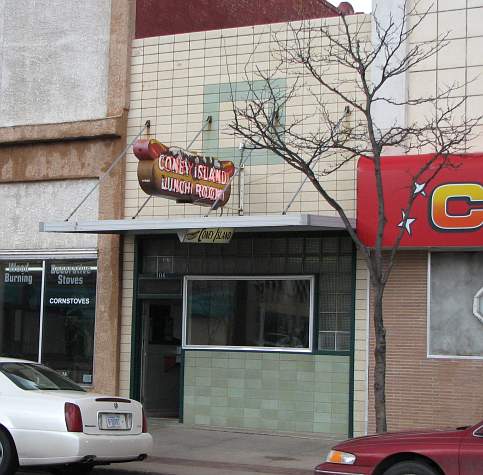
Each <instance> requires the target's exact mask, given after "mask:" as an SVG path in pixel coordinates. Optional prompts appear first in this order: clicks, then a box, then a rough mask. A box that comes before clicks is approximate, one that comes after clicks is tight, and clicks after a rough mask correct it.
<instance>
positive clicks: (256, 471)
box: [25, 419, 340, 475]
mask: <svg viewBox="0 0 483 475" xmlns="http://www.w3.org/2000/svg"><path fill="white" fill-rule="evenodd" d="M149 431H150V432H151V434H152V436H153V439H154V448H153V453H152V455H151V456H150V457H148V458H147V459H146V460H144V461H143V462H131V463H126V464H112V465H109V466H105V467H96V468H95V469H94V471H93V472H92V475H114V474H119V475H148V474H157V475H264V474H278V475H312V474H313V468H314V467H315V466H316V465H317V464H319V463H321V461H322V460H323V458H325V455H326V454H327V452H328V451H329V450H330V448H331V447H332V446H333V445H335V443H336V442H338V441H339V440H340V439H337V438H334V437H331V436H328V435H326V434H314V433H304V434H301V433H293V434H292V433H286V432H262V431H247V430H243V429H224V428H213V427H200V426H196V427H191V426H186V425H184V424H179V423H178V422H177V421H172V420H168V419H150V420H149ZM31 473H32V472H30V475H31ZM25 475H27V472H26V473H25ZM43 475H45V473H44V474H43Z"/></svg>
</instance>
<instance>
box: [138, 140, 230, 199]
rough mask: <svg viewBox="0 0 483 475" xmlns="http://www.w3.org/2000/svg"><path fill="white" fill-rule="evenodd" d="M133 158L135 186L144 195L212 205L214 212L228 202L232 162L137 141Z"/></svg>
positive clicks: (154, 142)
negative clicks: (137, 183)
mask: <svg viewBox="0 0 483 475" xmlns="http://www.w3.org/2000/svg"><path fill="white" fill-rule="evenodd" d="M134 155H136V157H137V158H138V159H139V163H138V180H139V184H140V186H141V188H142V189H143V191H144V192H145V193H147V194H148V195H154V196H163V197H165V198H169V199H173V200H176V202H178V203H195V204H199V205H203V206H210V207H211V206H213V205H215V203H216V205H215V209H216V208H219V207H221V206H224V205H225V204H226V202H227V201H228V199H229V198H230V192H231V186H230V185H229V183H230V179H231V177H232V176H233V174H234V172H235V166H234V165H233V162H230V161H220V160H216V159H214V158H211V157H204V156H201V155H197V154H192V153H189V152H185V151H184V150H181V149H179V148H175V147H167V146H166V145H164V144H162V143H161V142H158V141H157V140H155V139H140V140H138V141H137V142H136V143H135V144H134Z"/></svg>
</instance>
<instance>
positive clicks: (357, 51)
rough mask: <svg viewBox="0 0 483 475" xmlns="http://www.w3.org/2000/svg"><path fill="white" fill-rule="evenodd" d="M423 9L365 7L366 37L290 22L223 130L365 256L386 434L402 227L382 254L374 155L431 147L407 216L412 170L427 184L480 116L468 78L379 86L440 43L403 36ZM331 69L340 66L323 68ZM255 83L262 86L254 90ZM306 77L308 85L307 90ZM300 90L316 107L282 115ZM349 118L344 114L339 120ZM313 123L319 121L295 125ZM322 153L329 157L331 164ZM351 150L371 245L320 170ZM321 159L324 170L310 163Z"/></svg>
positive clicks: (347, 157)
mask: <svg viewBox="0 0 483 475" xmlns="http://www.w3.org/2000/svg"><path fill="white" fill-rule="evenodd" d="M428 12H429V10H425V11H423V12H421V11H418V4H417V2H416V4H413V5H412V6H410V2H409V0H407V1H406V2H405V4H404V6H403V9H402V11H401V12H399V13H400V14H398V15H395V16H389V17H387V18H385V19H384V20H382V19H380V18H378V15H377V11H376V12H374V14H373V18H372V28H373V34H372V41H370V40H369V35H368V28H367V26H368V25H367V22H366V23H365V24H364V22H361V21H356V20H355V19H354V17H345V16H341V17H340V19H339V20H338V26H336V27H335V30H334V26H333V25H334V21H333V19H332V20H329V21H330V22H331V25H332V26H331V27H328V26H327V25H326V23H324V21H322V22H319V23H317V24H315V23H314V22H310V21H308V22H302V24H301V25H299V24H297V26H296V27H295V26H292V27H291V28H290V27H289V31H288V34H287V35H286V36H285V37H281V36H277V37H276V38H275V40H274V41H275V42H276V45H277V48H276V51H275V52H274V53H272V61H274V60H276V66H275V67H272V69H271V70H270V71H267V70H264V69H262V68H261V67H254V68H253V70H250V68H246V69H245V79H246V82H247V83H248V85H249V86H248V87H249V94H248V99H247V100H246V101H242V102H240V101H236V100H235V98H234V99H233V102H232V103H233V113H234V119H233V121H232V122H231V123H230V125H229V127H230V128H231V129H232V133H233V134H234V135H236V136H238V137H242V138H243V139H244V140H245V142H246V143H247V144H248V146H249V147H251V148H254V149H262V150H268V151H271V152H273V153H274V154H276V155H278V156H279V157H281V158H282V159H283V160H284V161H285V162H286V163H287V164H289V165H290V166H292V167H293V168H295V169H297V170H299V171H300V172H302V173H303V174H304V175H306V177H307V178H308V180H310V182H311V183H312V184H313V186H314V187H315V189H316V190H317V191H318V192H319V193H320V195H321V196H322V197H323V198H324V199H325V200H326V201H327V202H328V203H329V204H330V206H331V207H332V208H333V209H334V210H335V211H336V212H337V213H338V214H339V216H340V218H341V219H342V221H343V222H344V224H345V227H346V230H347V232H348V233H349V235H350V236H351V238H352V240H353V241H354V243H355V245H356V247H357V249H358V250H359V251H360V253H361V255H362V256H364V258H365V261H366V263H367V267H368V270H369V276H370V282H371V286H372V294H373V308H372V312H373V324H374V329H375V352H374V354H375V370H374V397H375V414H376V430H377V432H385V431H387V419H386V387H385V380H386V329H385V327H384V319H383V295H384V290H385V287H386V284H387V282H388V278H389V276H390V273H391V270H392V269H393V266H394V262H395V256H396V253H397V251H398V249H399V247H400V243H401V239H402V238H403V234H404V232H405V229H404V226H401V227H400V231H399V233H398V236H397V238H396V239H395V241H394V243H393V245H392V247H391V248H390V249H388V250H386V251H387V252H385V250H384V249H383V235H384V229H385V226H386V213H385V210H386V205H387V203H386V202H385V199H384V189H383V177H382V173H381V156H382V154H383V152H384V151H385V150H387V149H388V148H394V147H396V148H397V149H398V150H400V151H401V153H406V154H409V153H413V154H415V153H421V152H422V151H424V152H432V153H434V155H433V157H434V158H432V159H430V160H429V161H426V162H425V163H424V164H422V166H421V168H420V170H419V171H418V172H417V173H416V174H415V175H414V176H413V177H412V180H413V183H412V186H413V188H412V189H410V190H408V199H407V203H406V208H405V213H404V215H403V216H405V217H409V216H410V212H411V208H412V205H413V201H414V198H415V193H414V186H415V184H416V183H417V182H418V180H419V178H420V177H421V175H423V174H424V173H426V174H427V173H431V178H430V180H431V179H433V178H434V177H435V176H436V175H437V173H438V172H439V171H440V170H441V169H442V168H445V167H451V166H454V165H453V164H452V162H451V154H455V153H461V152H465V151H467V148H468V143H469V141H470V140H471V139H472V135H473V132H474V131H475V127H476V126H477V125H478V124H479V123H480V117H477V118H467V117H466V116H465V115H464V114H463V113H462V112H461V111H462V109H463V110H464V104H465V102H466V99H467V98H466V95H465V94H466V93H465V91H466V86H467V84H451V85H447V86H444V87H443V88H440V89H439V90H437V91H436V87H435V91H436V92H435V94H434V95H431V96H428V97H418V98H405V97H403V99H397V98H395V97H394V95H393V94H389V93H388V92H387V91H388V85H390V84H391V82H393V81H394V80H395V79H397V78H398V77H401V76H403V75H405V74H406V73H408V72H409V71H410V70H412V69H413V68H416V67H417V66H418V65H422V63H423V62H425V61H427V60H429V59H430V58H432V57H434V56H435V55H436V54H438V53H439V52H440V51H441V50H442V49H443V48H444V47H445V46H446V44H447V41H446V35H442V36H440V37H438V38H435V41H434V42H429V43H422V44H421V43H420V44H417V43H411V42H410V38H411V37H412V35H413V34H414V33H415V31H416V30H417V29H419V28H422V27H424V25H423V22H424V19H425V17H426V16H427V14H428ZM396 16H397V18H395V17H396ZM334 67H336V68H338V69H339V70H343V71H344V72H343V73H341V74H339V75H333V74H332V75H331V74H329V73H330V71H331V70H332V71H333V70H334ZM280 77H286V78H288V80H287V84H288V85H287V87H284V88H283V87H279V86H274V84H276V81H274V80H275V79H276V78H280ZM260 82H262V83H263V88H262V89H260V87H259V84H260ZM307 82H309V83H310V84H311V85H312V86H309V87H307V85H306V83H307ZM255 84H258V85H257V86H255ZM314 85H315V87H314ZM307 93H309V94H310V95H311V96H312V102H313V103H314V104H316V111H315V113H311V114H306V115H303V116H301V115H300V116H297V117H290V116H289V114H287V112H286V111H287V106H289V105H290V103H291V101H292V100H293V99H294V98H297V97H298V96H300V95H301V94H307ZM329 96H332V97H336V98H337V100H338V101H339V102H340V103H342V104H343V105H344V107H343V110H344V112H343V114H342V117H341V115H340V112H339V115H338V116H336V114H335V113H334V112H331V111H330V110H329V109H328V106H327V105H326V99H327V97H329ZM233 97H235V96H233ZM381 104H385V105H387V106H388V107H391V108H393V109H394V110H397V109H398V108H399V109H400V108H406V110H407V109H408V108H411V107H419V108H424V109H425V110H431V111H432V112H431V113H430V114H427V116H424V114H421V115H420V116H419V117H418V120H417V121H414V122H413V123H406V124H401V123H398V122H397V121H394V122H393V123H389V125H386V126H381V125H379V124H378V122H377V115H376V112H375V111H376V109H377V108H378V107H380V105H381ZM352 114H353V117H352V118H351V120H350V121H348V120H346V119H347V118H348V116H349V115H352ZM314 122H317V123H318V124H319V126H318V127H315V128H314V127H306V128H304V127H303V126H304V124H307V123H311V124H313V123H314ZM307 130H309V131H307ZM328 153H330V156H332V157H334V156H335V157H337V159H334V160H333V161H332V162H330V159H328V156H329V155H328ZM360 156H366V157H368V158H369V159H370V160H371V161H372V163H373V168H374V179H375V187H376V192H377V198H378V202H377V209H378V216H377V237H376V241H375V245H374V246H373V247H368V246H366V245H365V244H364V243H363V242H361V240H360V239H359V237H358V235H357V234H356V232H355V230H354V229H353V228H352V226H351V224H350V220H349V218H348V215H347V212H346V210H345V209H344V207H343V205H342V204H341V203H340V202H339V201H338V200H337V199H335V198H334V196H332V195H331V193H329V191H328V190H327V189H326V186H325V183H324V178H325V177H326V176H328V175H330V174H331V173H334V172H335V171H336V170H338V169H340V168H341V167H343V166H344V165H345V164H346V163H347V162H350V161H352V160H355V159H358V158H359V157H360ZM322 159H324V160H322ZM322 162H323V163H324V167H323V168H322V167H320V166H318V165H320V163H322ZM433 169H435V170H434V171H433ZM430 180H429V181H430ZM426 181H427V180H426ZM403 219H407V218H403ZM404 224H405V223H404Z"/></svg>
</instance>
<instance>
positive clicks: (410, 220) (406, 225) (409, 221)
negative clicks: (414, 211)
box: [398, 211, 416, 236]
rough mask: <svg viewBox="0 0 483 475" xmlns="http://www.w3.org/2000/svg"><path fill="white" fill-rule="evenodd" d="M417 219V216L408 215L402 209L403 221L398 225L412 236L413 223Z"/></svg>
mask: <svg viewBox="0 0 483 475" xmlns="http://www.w3.org/2000/svg"><path fill="white" fill-rule="evenodd" d="M414 221H416V219H415V218H408V217H406V213H405V212H404V211H402V221H401V222H400V223H399V224H398V227H400V228H405V229H406V231H407V232H408V234H409V235H410V236H411V224H413V223H414Z"/></svg>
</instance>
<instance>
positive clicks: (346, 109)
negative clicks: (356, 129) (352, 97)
mask: <svg viewBox="0 0 483 475" xmlns="http://www.w3.org/2000/svg"><path fill="white" fill-rule="evenodd" d="M350 112H351V111H350V109H349V106H347V107H346V108H345V109H344V113H343V114H342V117H341V118H340V119H339V122H337V124H336V126H335V127H334V132H335V133H337V132H338V131H339V129H340V126H341V125H342V121H343V120H344V119H345V118H346V117H347V116H348V115H349V114H350ZM314 165H315V163H314ZM308 179H309V177H308V175H305V178H304V181H303V182H302V183H301V184H300V186H299V188H298V190H297V191H296V192H295V194H294V195H293V196H292V198H291V200H290V201H289V203H288V205H287V207H286V208H285V209H284V210H283V211H282V214H287V211H288V210H289V209H290V207H291V206H292V205H293V202H294V201H295V198H297V196H298V195H299V193H300V192H301V191H302V188H303V187H304V185H305V183H307V180H308Z"/></svg>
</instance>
